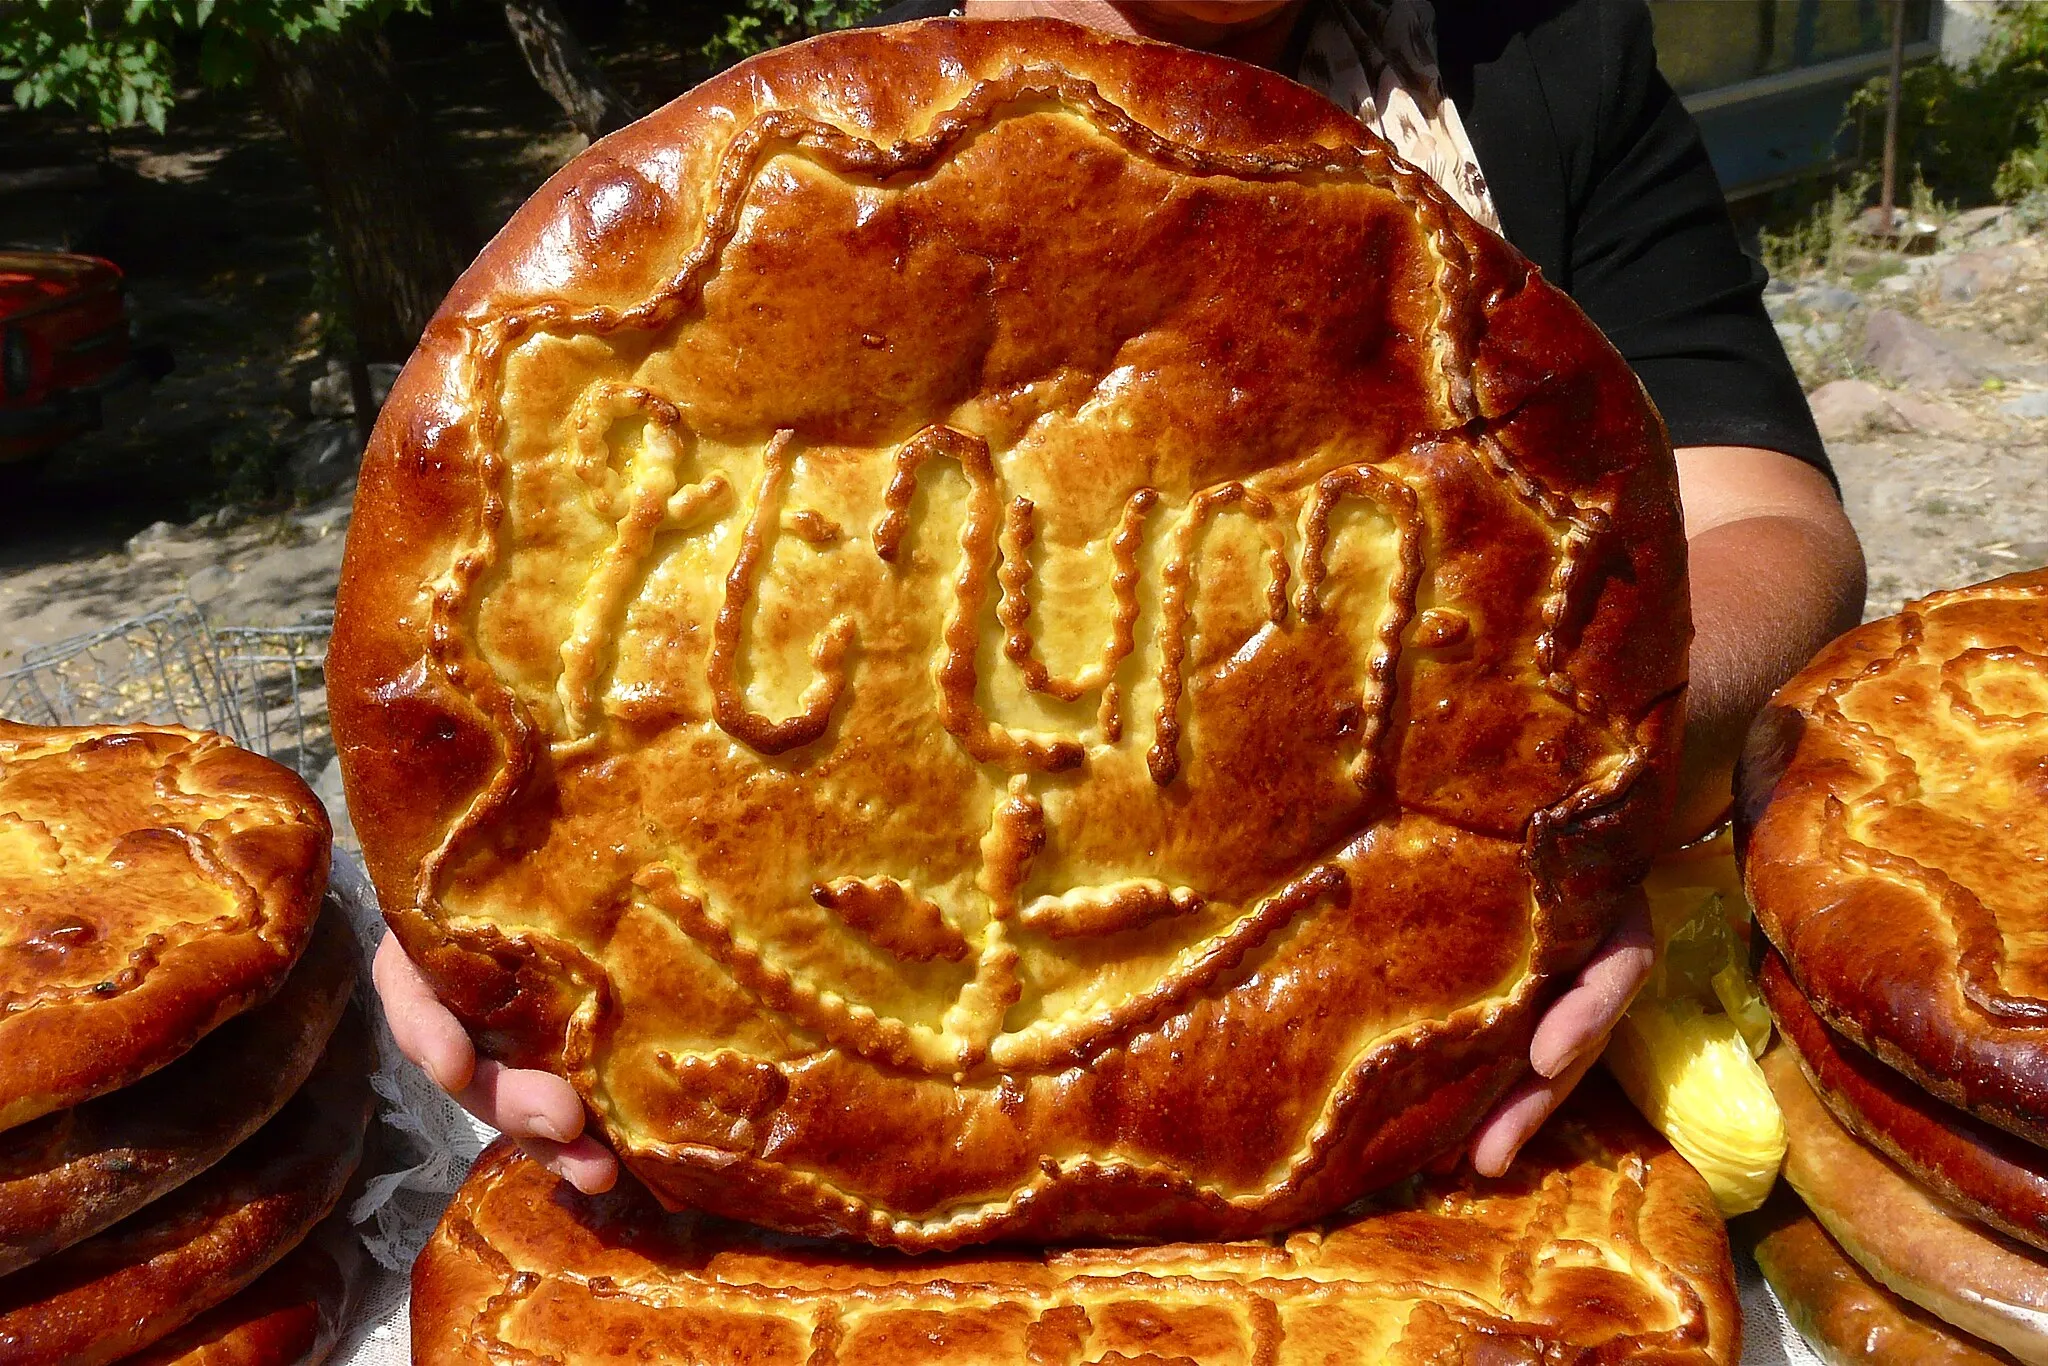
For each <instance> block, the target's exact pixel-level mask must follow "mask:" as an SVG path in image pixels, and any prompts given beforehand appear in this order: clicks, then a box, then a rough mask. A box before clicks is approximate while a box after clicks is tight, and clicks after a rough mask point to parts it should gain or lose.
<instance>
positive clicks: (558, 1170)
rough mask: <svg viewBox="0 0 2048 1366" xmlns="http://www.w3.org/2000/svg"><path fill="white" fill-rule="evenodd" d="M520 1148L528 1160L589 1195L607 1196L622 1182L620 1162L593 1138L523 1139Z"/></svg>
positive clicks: (520, 1141)
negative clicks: (571, 1140)
mask: <svg viewBox="0 0 2048 1366" xmlns="http://www.w3.org/2000/svg"><path fill="white" fill-rule="evenodd" d="M519 1146H520V1147H521V1148H522V1149H523V1150H525V1153H526V1155H527V1156H528V1157H530V1158H532V1159H533V1160H534V1161H536V1162H538V1163H540V1164H541V1165H542V1166H543V1167H546V1168H547V1169H548V1170H549V1171H551V1172H553V1173H554V1174H555V1175H556V1176H559V1177H561V1178H562V1179H563V1180H564V1181H567V1182H568V1183H569V1184H570V1185H572V1186H574V1187H575V1188H576V1189H577V1190H580V1191H582V1192H583V1193H584V1194H585V1195H603V1194H604V1193H605V1192H606V1191H608V1190H610V1189H611V1188H612V1187H613V1186H614V1185H616V1184H617V1183H618V1179H619V1160H618V1159H617V1158H615V1157H613V1156H612V1155H611V1153H610V1152H608V1151H606V1150H605V1148H604V1147H603V1146H602V1145H601V1144H599V1143H597V1142H596V1141H595V1140H593V1139H589V1138H579V1139H577V1140H576V1141H575V1142H573V1143H550V1142H549V1141H548V1140H547V1139H544V1138H523V1139H521V1140H519Z"/></svg>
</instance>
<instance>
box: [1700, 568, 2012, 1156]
mask: <svg viewBox="0 0 2048 1366" xmlns="http://www.w3.org/2000/svg"><path fill="white" fill-rule="evenodd" d="M2044 755H2048V570H2035V571H2033V572H2031V573H2026V574H2014V575H2010V576H2008V577H2006V578H2003V579H1994V580H1992V581H1991V582H1990V583H1984V584H1978V585H1977V586H1976V587H1973V588H1963V589H1957V590H1956V591H1954V592H1948V593H1936V594H1934V595H1932V596H1931V597H1927V598H1923V599H1921V600H1919V601H1918V602H1915V603H1912V604H1910V605H1909V606H1907V607H1906V609H1905V610H1904V611H1902V612H1901V613H1899V615H1897V616H1895V617H1886V618H1885V619H1883V620H1882V621H1874V622H1871V623H1869V624H1868V625H1865V626H1862V627H1859V628H1857V629H1856V630H1854V631H1851V632H1849V633H1848V634H1847V635H1845V636H1843V637H1841V638H1840V639H1839V640H1837V641H1835V642H1834V643H1833V644H1831V645H1829V646H1828V647H1827V648H1826V649H1824V650H1822V651H1821V652H1820V654H1819V655H1817V656H1816V657H1815V658H1814V660H1813V662H1812V663H1811V664H1809V665H1808V666H1807V667H1806V668H1805V669H1804V670H1803V671H1802V672H1801V673H1800V674H1799V675H1798V676H1797V677H1796V678H1794V679H1793V680H1792V681H1791V682H1789V683H1787V684H1786V685H1785V686H1784V687H1783V688H1781V689H1779V691H1778V695H1777V696H1776V697H1775V698H1773V699H1772V701H1771V704H1770V705H1769V706H1768V707H1766V708H1765V709H1764V712H1763V714H1762V715H1761V716H1759V717H1758V719H1757V722H1756V725H1755V726H1754V728H1753V729H1752V730H1751V732H1750V743H1749V752H1748V753H1747V754H1746V755H1745V757H1744V761H1743V765H1742V770H1741V772H1740V775H1739V780H1738V782H1739V788H1740V803H1739V806H1740V811H1739V816H1738V821H1739V828H1740V829H1741V830H1743V831H1744V832H1745V834H1746V838H1745V840H1744V853H1743V863H1744V869H1743V872H1744V878H1745V880H1746V882H1747V884H1748V886H1749V892H1750V899H1751V901H1752V902H1754V903H1755V906H1756V915H1757V922H1758V923H1759V924H1760V925H1762V926H1763V929H1764V932H1765V933H1766V934H1767V935H1768V936H1769V937H1770V940H1771V942H1772V943H1773V944H1775V945H1777V946H1778V949H1779V951H1780V952H1781V953H1783V954H1784V956H1785V963H1786V966H1787V967H1788V968H1790V969H1791V973H1792V977H1793V980H1794V981H1796V982H1797V983H1798V984H1799V989H1800V991H1801V992H1802V993H1803V994H1804V995H1805V997H1806V999H1807V1000H1808V1001H1810V1002H1811V1003H1812V1004H1813V1007H1814V1009H1815V1010H1817V1011H1818V1012H1819V1013H1820V1015H1821V1018H1822V1019H1824V1020H1826V1021H1827V1022H1828V1023H1829V1024H1830V1025H1832V1026H1833V1027H1834V1028H1835V1029H1837V1030H1839V1031H1840V1032H1841V1033H1842V1034H1844V1035H1846V1036H1847V1037H1848V1038H1849V1039H1850V1040H1851V1041H1852V1042H1854V1043H1855V1044H1856V1045H1857V1046H1859V1047H1861V1048H1863V1049H1865V1050H1866V1051H1868V1052H1871V1053H1874V1054H1876V1055H1877V1056H1878V1057H1879V1058H1881V1059H1883V1060H1884V1061H1885V1062H1887V1063H1889V1064H1890V1065H1892V1066H1893V1067H1895V1068H1897V1069H1899V1070H1900V1071H1902V1072H1904V1073H1905V1074H1906V1075H1907V1076H1909V1077H1911V1078H1912V1079H1913V1080H1914V1081H1916V1082H1918V1083H1919V1084H1920V1085H1921V1086H1922V1087H1924V1088H1925V1089H1927V1090H1928V1091H1931V1092H1933V1093H1934V1094H1935V1095H1937V1096H1939V1097H1941V1098H1942V1099H1943V1100H1945V1101H1947V1102H1949V1103H1950V1104H1951V1105H1955V1106H1959V1107H1961V1108H1962V1109H1965V1110H1968V1111H1969V1112H1970V1113H1971V1114H1973V1115H1976V1116H1978V1117H1979V1118H1982V1119H1986V1120H1989V1121H1990V1122H1991V1123H1993V1124H1996V1125H1998V1126H1999V1127H2000V1128H2003V1129H2006V1130H2009V1131H2010V1132H2012V1133H2015V1134H2018V1135H2019V1136H2020V1137H2022V1138H2025V1139H2028V1140H2029V1141H2031V1142H2033V1143H2037V1144H2042V1145H2048V764H2044V763H2043V761H2042V760H2043V756H2044Z"/></svg>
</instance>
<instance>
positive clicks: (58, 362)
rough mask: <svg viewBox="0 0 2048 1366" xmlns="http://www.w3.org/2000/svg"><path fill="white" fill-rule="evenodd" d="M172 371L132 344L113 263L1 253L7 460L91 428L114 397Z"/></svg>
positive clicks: (1, 399) (0, 428)
mask: <svg viewBox="0 0 2048 1366" xmlns="http://www.w3.org/2000/svg"><path fill="white" fill-rule="evenodd" d="M170 368H171V365H170V356H169V355H168V354H167V353H166V352H164V351H162V350H161V349H159V348H152V347H136V346H132V345H131V344H130V342H129V339H128V317H127V313H126V311H125V309H124V307H123V303H122V287H121V269H120V267H119V266H116V265H115V264H114V263H113V262H112V261H103V260H101V259H100V258H99V257H97V256H77V255H73V254H71V253H68V252H55V251H0V461H8V460H22V459H27V458H29V457H32V456H37V455H41V454H43V453H44V452H46V451H49V450H50V449H52V448H53V447H55V446H57V445H59V444H61V443H62V442H64V441H66V440H69V439H70V438H71V437H74V436H76V435H78V434H79V433H80V432H86V431H91V430H92V429H93V428H95V427H98V426H99V425H100V424H101V421H102V404H103V401H104V400H105V399H106V398H107V397H108V396H110V395H112V394H113V393H115V392H116V391H118V390H121V389H124V388H126V387H128V386H130V385H136V384H143V383H147V382H148V381H150V380H153V379H157V378H160V377H161V376H163V375H164V374H165V373H167V372H168V371H169V370H170Z"/></svg>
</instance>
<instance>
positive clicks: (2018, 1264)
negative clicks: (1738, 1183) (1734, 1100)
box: [1763, 1048, 2048, 1366]
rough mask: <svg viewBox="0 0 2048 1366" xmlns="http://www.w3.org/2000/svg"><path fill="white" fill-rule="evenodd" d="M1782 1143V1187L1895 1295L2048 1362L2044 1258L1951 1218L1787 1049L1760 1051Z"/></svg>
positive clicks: (1966, 1329) (2025, 1356)
mask: <svg viewBox="0 0 2048 1366" xmlns="http://www.w3.org/2000/svg"><path fill="white" fill-rule="evenodd" d="M1763 1067H1764V1075H1765V1076H1767V1077H1769V1078H1770V1081H1771V1090H1772V1091H1773V1092H1774V1093H1775V1094H1776V1095H1777V1097H1778V1103H1779V1104H1780V1105H1782V1106H1784V1107H1785V1128H1786V1131H1787V1133H1788V1134H1789V1135H1790V1137H1791V1143H1790V1145H1789V1146H1788V1147H1787V1148H1786V1150H1785V1181H1786V1183H1787V1184H1789V1185H1790V1186H1791V1187H1792V1189H1793V1190H1795V1191H1797V1192H1799V1198H1800V1199H1802V1200H1804V1201H1805V1202H1806V1207H1807V1208H1808V1209H1810V1210H1812V1211H1813V1214H1814V1217H1815V1218H1817V1219H1819V1220H1820V1222H1821V1225H1822V1226H1823V1227H1824V1228H1826V1229H1827V1231H1828V1234H1829V1236H1831V1237H1832V1238H1833V1239H1834V1240H1835V1243H1836V1245H1837V1246H1839V1247H1840V1248H1841V1249H1842V1251H1843V1252H1845V1253H1847V1254H1848V1255H1849V1256H1850V1257H1852V1258H1854V1259H1855V1261H1856V1262H1857V1264H1858V1265H1860V1266H1861V1267H1862V1268H1863V1269H1864V1270H1865V1271H1867V1272H1869V1273H1870V1274H1871V1276H1872V1277H1874V1278H1875V1279H1877V1280H1878V1281H1880V1282H1882V1283H1883V1284H1884V1286H1885V1287H1886V1288H1887V1289H1889V1290H1890V1291H1892V1293H1894V1294H1896V1295H1900V1296H1902V1297H1904V1298H1905V1299H1908V1300H1911V1301H1912V1302H1913V1303H1914V1304H1917V1305H1919V1306H1920V1307H1921V1308H1922V1309H1925V1310H1927V1312H1929V1313H1930V1314H1933V1315H1934V1316H1935V1317H1937V1318H1939V1319H1941V1320H1943V1321H1944V1322H1946V1323H1949V1324H1952V1325H1954V1326H1955V1327H1957V1328H1960V1329H1961V1330H1962V1331H1964V1332H1965V1333H1968V1334H1971V1335H1973V1336H1975V1337H1979V1338H1982V1339H1984V1340H1985V1341H1987V1342H1991V1343H1995V1344H1996V1345H1998V1346H2000V1347H2003V1348H2004V1349H2005V1350H2006V1351H2008V1352H2011V1353H2012V1354H2013V1355H2014V1356H2016V1357H2018V1358H2019V1359H2020V1360H2021V1361H2024V1362H2029V1363H2033V1364H2034V1366H2039V1363H2043V1362H2048V1262H2044V1259H2043V1256H2042V1254H2041V1253H2039V1252H2036V1251H2035V1250H2034V1249H2033V1248H2030V1247H2028V1246H2026V1245H2025V1244H2023V1243H2019V1242H2015V1241H2014V1240H2012V1239H2010V1238H2007V1237H2005V1236H2003V1235H2002V1234H1998V1233H1994V1232H1992V1231H1991V1230H1990V1229H1988V1228H1985V1227H1984V1226H1982V1225H1981V1224H1977V1223H1975V1222H1972V1221H1970V1220H1967V1219H1962V1218H1959V1217H1957V1216H1956V1215H1955V1214H1953V1213H1951V1212H1950V1211H1949V1209H1948V1207H1947V1206H1945V1205H1943V1204H1942V1203H1941V1202H1940V1201H1939V1200H1937V1199H1935V1197H1934V1196H1933V1195H1932V1194H1931V1193H1930V1192H1928V1191H1927V1190H1926V1189H1925V1188H1923V1187H1921V1186H1920V1185H1918V1184H1916V1183H1915V1182H1914V1181H1913V1179H1912V1178H1911V1177H1909V1176H1907V1175H1906V1174H1905V1173H1904V1172H1903V1171H1901V1170H1900V1169H1899V1168H1898V1167H1897V1166H1895V1165H1893V1164H1892V1163H1891V1162H1890V1161H1889V1160H1888V1159H1886V1158H1885V1157H1884V1156H1883V1155H1881V1154H1880V1153H1878V1152H1877V1151H1876V1150H1875V1149H1872V1148H1868V1147H1865V1146H1864V1145H1863V1144H1861V1143H1859V1142H1857V1141H1856V1139H1855V1138H1854V1137H1853V1136H1852V1135H1851V1134H1850V1133H1849V1132H1848V1131H1847V1130H1846V1129H1844V1128H1842V1126H1841V1125H1840V1124H1837V1123H1836V1122H1835V1117H1834V1116H1833V1115H1831V1114H1829V1113H1828V1109H1827V1107H1826V1106H1825V1105H1823V1104H1822V1103H1821V1100H1820V1097H1819V1096H1817V1095H1815V1094H1814V1091H1813V1087H1812V1086H1811V1085H1810V1084H1809V1083H1808V1082H1807V1080H1806V1075H1805V1073H1803V1072H1801V1071H1800V1070H1799V1063H1798V1061H1797V1060H1796V1059H1794V1057H1793V1056H1792V1053H1791V1051H1790V1050H1789V1049H1785V1048H1774V1049H1772V1050H1771V1051H1770V1052H1769V1053H1767V1054H1765V1055H1764V1060H1763Z"/></svg>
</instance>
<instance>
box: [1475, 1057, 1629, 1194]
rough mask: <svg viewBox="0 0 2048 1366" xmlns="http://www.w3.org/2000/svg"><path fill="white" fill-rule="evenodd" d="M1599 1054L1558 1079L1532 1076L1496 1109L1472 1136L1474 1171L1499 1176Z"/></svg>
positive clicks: (1578, 1064)
mask: <svg viewBox="0 0 2048 1366" xmlns="http://www.w3.org/2000/svg"><path fill="white" fill-rule="evenodd" d="M1598 1057H1599V1054H1597V1053H1589V1054H1587V1055H1586V1056H1585V1057H1583V1058H1581V1059H1579V1060H1578V1061H1577V1062H1575V1063H1573V1064H1572V1065H1571V1066H1569V1067H1567V1068H1566V1069H1565V1070H1564V1072H1563V1073H1562V1074H1561V1075H1559V1076H1555V1077H1541V1076H1538V1077H1530V1078H1528V1079H1526V1080H1525V1081H1523V1082H1522V1084H1521V1085H1520V1086H1518V1087H1516V1088H1515V1089H1514V1090H1513V1091H1512V1092H1510V1093H1509V1095H1508V1098H1507V1099H1506V1100H1504V1101H1502V1102H1501V1103H1500V1104H1499V1105H1497V1106H1495V1107H1494V1110H1493V1113H1492V1114H1490V1115H1488V1116H1487V1117H1486V1118H1485V1119H1483V1120H1481V1121H1480V1123H1479V1128H1478V1129H1477V1130H1476V1131H1475V1132H1474V1133H1473V1135H1472V1169H1473V1170H1474V1171H1476V1172H1478V1173H1479V1174H1480V1175H1481V1176H1499V1175H1501V1174H1502V1173H1503V1172H1505V1171H1507V1169H1508V1164H1509V1163H1511V1162H1513V1161H1514V1160H1515V1154H1516V1153H1518V1152H1520V1151H1521V1150H1522V1145H1523V1144H1524V1143H1527V1142H1528V1141H1529V1139H1530V1137H1531V1136H1532V1135H1533V1134H1534V1133H1535V1132H1536V1131H1537V1130H1538V1129H1540V1128H1542V1127H1543V1121H1544V1120H1546V1119H1549V1118H1550V1115H1551V1112H1552V1111H1553V1110H1555V1109H1557V1107H1558V1106H1559V1105H1561V1104H1563V1103H1564V1098H1565V1097H1566V1096H1568V1095H1570V1094H1571V1090H1572V1088H1573V1087H1574V1086H1577V1085H1578V1084H1579V1079H1580V1078H1581V1077H1583V1076H1585V1075H1586V1069H1587V1068H1589V1067H1591V1066H1592V1065H1593V1063H1594V1062H1595V1061H1596V1060H1597V1059H1598Z"/></svg>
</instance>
